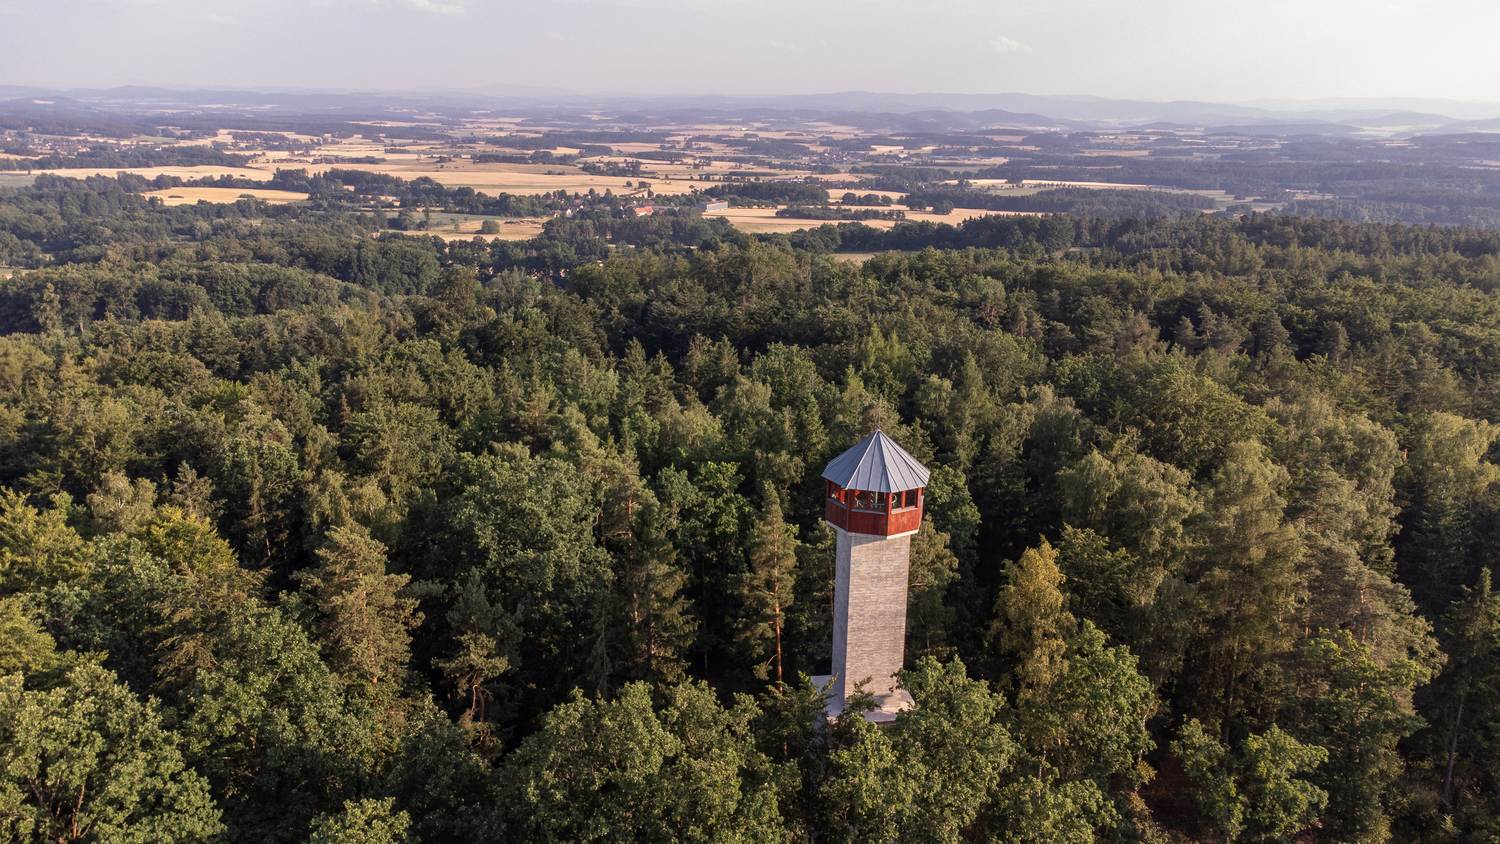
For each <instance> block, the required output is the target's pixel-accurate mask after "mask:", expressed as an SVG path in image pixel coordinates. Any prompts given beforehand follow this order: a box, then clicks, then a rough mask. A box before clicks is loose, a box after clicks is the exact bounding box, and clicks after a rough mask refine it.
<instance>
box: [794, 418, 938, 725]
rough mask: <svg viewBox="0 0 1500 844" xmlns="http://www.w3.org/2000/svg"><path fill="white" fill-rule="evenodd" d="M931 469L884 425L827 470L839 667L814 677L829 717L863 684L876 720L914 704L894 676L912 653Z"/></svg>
mask: <svg viewBox="0 0 1500 844" xmlns="http://www.w3.org/2000/svg"><path fill="white" fill-rule="evenodd" d="M929 475H930V473H929V472H928V471H927V467H926V466H923V465H922V464H921V463H918V462H917V459H916V458H914V457H912V456H911V455H910V454H907V453H906V450H905V449H903V448H902V447H901V446H899V445H897V444H896V442H895V441H894V440H892V439H891V438H890V437H888V436H886V435H885V432H883V431H880V430H876V431H875V433H873V434H870V435H869V436H867V437H865V438H864V439H862V440H860V441H859V442H858V443H856V444H855V446H854V447H853V448H851V449H849V450H848V451H846V452H844V453H843V454H840V455H839V456H838V457H835V458H834V459H833V460H832V461H830V462H829V464H828V466H827V467H826V468H825V469H824V470H823V480H824V481H825V484H826V488H825V493H826V494H825V498H824V505H823V518H824V519H826V520H827V521H828V523H829V524H831V525H833V527H834V530H835V531H836V532H837V552H836V553H837V557H838V559H837V564H836V566H835V575H834V577H835V580H834V590H833V673H832V674H831V675H828V676H823V677H814V678H813V682H814V683H816V684H817V685H818V686H819V687H820V688H822V689H824V694H826V695H827V696H828V714H829V715H830V716H833V715H837V714H838V713H840V712H842V711H843V709H844V702H845V701H846V700H847V699H848V697H849V695H850V694H852V693H853V692H854V690H855V687H856V686H858V685H860V684H861V683H863V684H864V688H865V691H867V692H869V693H870V694H872V695H874V697H875V703H876V706H877V709H876V710H875V711H874V712H871V713H869V714H868V715H867V717H868V718H869V719H870V720H871V721H875V722H885V721H890V720H893V719H894V718H895V717H896V713H898V712H900V711H901V710H903V709H907V708H909V707H910V706H911V703H912V701H911V696H910V695H908V694H907V693H906V691H905V690H904V689H898V688H896V678H895V676H894V675H895V674H896V672H897V671H900V670H901V667H902V664H903V662H904V660H905V651H906V576H907V568H908V564H909V562H910V555H911V537H912V535H913V534H915V533H916V532H917V530H918V529H919V528H920V527H921V526H922V503H923V495H924V493H925V492H926V490H927V479H928V477H929Z"/></svg>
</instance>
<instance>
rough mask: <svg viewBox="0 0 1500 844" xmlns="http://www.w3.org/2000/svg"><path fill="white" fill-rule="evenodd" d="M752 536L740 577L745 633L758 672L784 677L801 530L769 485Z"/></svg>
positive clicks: (743, 638) (746, 642)
mask: <svg viewBox="0 0 1500 844" xmlns="http://www.w3.org/2000/svg"><path fill="white" fill-rule="evenodd" d="M762 495H763V497H764V498H765V504H764V505H763V506H762V508H761V512H760V515H759V516H758V518H757V520H756V523H755V528H754V531H753V533H752V535H751V540H750V553H749V559H748V561H747V562H748V566H749V570H748V571H746V572H745V575H744V577H743V578H741V580H740V590H739V591H740V598H741V600H742V601H743V604H744V608H745V609H744V615H743V617H742V618H741V621H740V638H741V640H742V641H743V642H744V643H745V645H746V647H747V648H748V649H749V650H750V651H751V652H752V653H754V654H755V655H756V656H755V676H757V677H759V678H761V679H766V678H767V677H768V676H769V675H771V674H772V673H774V675H775V677H776V682H777V684H778V685H779V684H780V683H781V682H782V681H783V670H782V664H783V662H784V659H783V651H782V634H783V632H784V631H785V629H786V611H787V608H788V607H790V606H791V604H792V600H793V597H794V596H795V594H796V585H797V535H796V531H795V529H794V528H793V527H792V526H791V525H789V524H787V523H786V522H785V521H784V519H783V517H782V514H781V497H780V496H779V495H777V493H776V491H775V490H774V489H772V488H770V486H769V485H767V486H766V488H765V489H764V490H763V491H762Z"/></svg>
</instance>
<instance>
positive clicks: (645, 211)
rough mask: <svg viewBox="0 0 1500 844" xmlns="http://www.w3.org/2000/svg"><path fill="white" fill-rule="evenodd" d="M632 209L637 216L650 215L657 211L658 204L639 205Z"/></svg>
mask: <svg viewBox="0 0 1500 844" xmlns="http://www.w3.org/2000/svg"><path fill="white" fill-rule="evenodd" d="M630 210H631V211H633V212H635V215H636V216H637V217H649V216H651V215H652V214H655V213H656V206H655V205H637V206H635V207H634V208H631V209H630Z"/></svg>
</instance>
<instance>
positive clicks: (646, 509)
mask: <svg viewBox="0 0 1500 844" xmlns="http://www.w3.org/2000/svg"><path fill="white" fill-rule="evenodd" d="M665 521H666V514H665V513H664V512H663V510H662V508H661V506H660V505H659V504H657V503H656V502H655V501H654V500H649V499H648V500H646V501H644V502H643V503H642V504H641V505H640V506H639V507H638V508H637V510H636V515H635V526H634V532H633V535H632V537H631V540H630V544H629V547H628V548H627V549H626V551H625V571H624V573H623V576H622V578H621V580H622V584H621V585H622V586H623V587H624V603H625V606H624V616H625V627H626V630H625V633H626V641H627V647H628V648H629V652H630V660H631V663H632V665H633V666H634V672H633V673H634V674H635V675H636V676H638V677H641V678H652V679H657V680H662V681H665V682H677V681H679V680H681V679H682V678H683V677H684V676H685V670H686V667H687V665H686V660H685V659H684V655H685V654H686V653H687V651H688V649H689V648H690V647H692V644H693V636H694V635H695V634H696V632H697V629H698V622H697V620H696V619H695V618H694V617H693V615H692V613H691V611H690V608H689V602H688V599H687V596H686V595H684V594H683V588H684V587H685V586H686V585H687V574H686V573H685V572H683V570H682V569H681V567H679V566H678V564H677V549H675V548H673V547H672V543H671V542H670V541H669V540H668V538H667V526H666V524H665Z"/></svg>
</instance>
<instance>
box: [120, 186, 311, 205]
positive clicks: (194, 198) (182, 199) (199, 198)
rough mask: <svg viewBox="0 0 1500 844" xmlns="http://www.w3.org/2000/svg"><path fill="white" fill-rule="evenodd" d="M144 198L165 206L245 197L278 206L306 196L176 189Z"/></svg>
mask: <svg viewBox="0 0 1500 844" xmlns="http://www.w3.org/2000/svg"><path fill="white" fill-rule="evenodd" d="M145 196H148V197H155V198H158V199H160V200H161V201H162V202H164V203H166V204H167V205H191V204H193V203H195V202H237V201H238V200H240V199H243V198H244V197H246V196H250V197H254V198H255V199H260V200H264V201H266V202H270V203H275V204H280V203H284V202H298V201H301V200H305V199H307V194H305V193H298V192H296V191H289V190H270V189H263V188H200V187H177V188H166V189H163V190H154V191H148V192H147V193H146V194H145Z"/></svg>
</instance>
